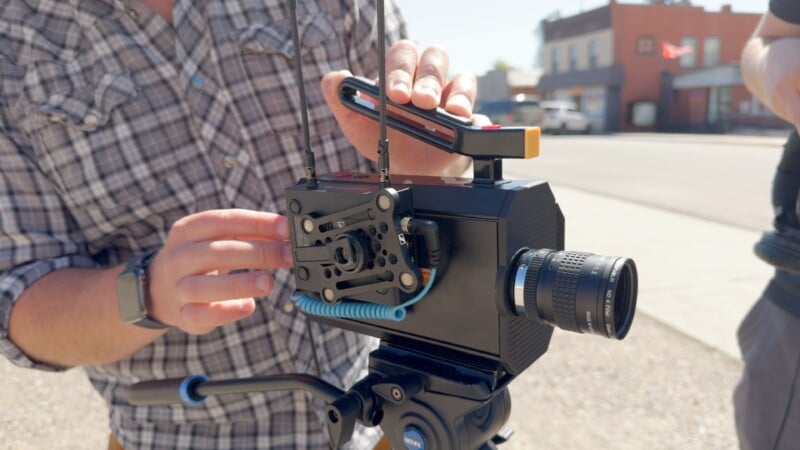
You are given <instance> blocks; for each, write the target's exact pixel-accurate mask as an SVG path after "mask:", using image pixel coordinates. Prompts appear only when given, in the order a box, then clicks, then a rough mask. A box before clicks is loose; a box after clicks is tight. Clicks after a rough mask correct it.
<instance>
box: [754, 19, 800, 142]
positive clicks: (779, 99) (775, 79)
mask: <svg viewBox="0 0 800 450" xmlns="http://www.w3.org/2000/svg"><path fill="white" fill-rule="evenodd" d="M798 56H800V24H796V23H791V22H787V21H786V20H783V19H781V18H779V17H778V16H776V15H775V14H773V13H772V12H768V13H766V14H765V15H764V16H763V17H762V19H761V21H760V22H759V24H758V26H757V27H756V29H755V31H754V32H753V36H752V37H751V38H750V40H749V41H748V42H747V44H746V45H745V47H744V49H743V51H742V58H741V70H742V78H743V80H744V82H745V85H746V86H747V88H748V89H749V90H750V91H751V92H752V93H753V94H754V95H755V96H756V97H758V99H759V100H761V102H762V103H764V104H765V105H767V106H768V107H769V108H770V109H771V110H772V111H773V112H775V114H776V115H778V116H779V117H781V118H782V119H784V120H787V121H789V122H791V123H793V124H794V125H795V127H797V126H798V125H800V58H798Z"/></svg>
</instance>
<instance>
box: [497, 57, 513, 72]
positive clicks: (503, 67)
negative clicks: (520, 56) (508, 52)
mask: <svg viewBox="0 0 800 450" xmlns="http://www.w3.org/2000/svg"><path fill="white" fill-rule="evenodd" d="M514 69H516V67H514V66H512V65H511V64H509V63H507V62H505V61H503V60H502V59H498V60H497V61H495V62H494V70H500V71H503V72H508V71H509V70H514Z"/></svg>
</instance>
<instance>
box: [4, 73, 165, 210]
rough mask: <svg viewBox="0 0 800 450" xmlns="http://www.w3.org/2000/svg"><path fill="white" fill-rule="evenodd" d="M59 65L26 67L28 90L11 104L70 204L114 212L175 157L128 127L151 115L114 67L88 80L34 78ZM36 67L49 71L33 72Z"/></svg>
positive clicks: (153, 184) (148, 187)
mask: <svg viewBox="0 0 800 450" xmlns="http://www.w3.org/2000/svg"><path fill="white" fill-rule="evenodd" d="M59 68H60V66H59V65H58V64H47V65H37V66H35V67H30V68H29V69H28V73H27V74H26V86H27V91H28V93H29V94H28V95H26V96H24V97H23V98H22V99H21V101H19V102H18V103H19V104H18V105H17V106H18V107H17V108H16V109H17V113H18V114H20V117H19V122H18V123H19V125H20V128H21V129H22V130H23V132H25V133H26V134H27V135H28V137H29V139H30V141H31V144H32V146H33V151H34V154H35V157H36V158H37V160H38V162H39V164H40V167H41V169H42V170H43V171H44V172H45V174H46V175H47V176H49V177H50V179H51V181H52V182H53V184H54V185H55V187H56V189H57V190H58V191H60V193H61V194H62V196H63V198H64V200H65V201H66V202H68V203H70V204H71V206H73V207H77V208H103V209H106V210H113V209H116V208H119V207H120V206H124V205H129V204H131V203H133V202H136V201H141V199H142V197H143V196H144V195H145V194H146V193H147V192H150V191H152V190H153V189H154V188H155V187H156V186H157V185H158V184H159V180H160V178H161V177H162V176H163V175H165V174H166V173H168V172H169V171H170V170H172V169H174V166H175V161H174V158H173V157H172V156H171V155H170V152H169V151H159V150H158V143H157V142H149V141H148V138H147V135H146V134H145V135H142V134H141V133H138V132H134V129H133V127H134V126H136V127H137V128H139V127H140V126H141V123H142V122H143V121H148V120H149V121H154V120H155V119H154V118H152V117H147V111H145V110H144V109H143V108H142V107H141V106H139V105H137V104H136V102H135V100H136V98H137V96H138V95H139V93H138V90H137V86H136V84H135V83H134V80H133V78H132V77H131V75H130V74H129V73H127V72H125V71H112V72H103V73H100V74H98V75H96V76H94V77H92V79H93V80H94V81H85V80H84V79H82V78H81V77H75V76H68V77H64V78H63V80H68V81H65V82H60V83H41V84H37V81H38V80H39V79H40V78H41V79H53V78H54V77H53V76H52V74H53V72H54V71H55V72H57V71H58V70H59ZM42 71H47V72H46V73H47V75H48V76H47V77H45V76H43V74H42V73H37V72H42ZM73 75H74V74H73ZM151 115H152V114H151ZM150 140H151V141H152V139H150Z"/></svg>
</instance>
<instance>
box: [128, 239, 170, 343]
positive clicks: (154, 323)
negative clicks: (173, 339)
mask: <svg viewBox="0 0 800 450" xmlns="http://www.w3.org/2000/svg"><path fill="white" fill-rule="evenodd" d="M159 250H160V249H159V248H154V249H150V250H147V251H146V252H144V253H141V254H139V255H137V256H134V257H133V258H131V259H129V260H128V263H127V264H126V265H125V270H124V271H125V272H128V271H134V270H140V271H142V273H143V276H142V279H141V282H142V286H141V292H142V293H143V295H144V299H143V301H144V305H145V312H144V317H141V318H139V319H137V320H136V321H134V322H129V323H131V324H132V325H136V326H139V327H142V328H149V329H151V330H164V329H167V328H172V327H171V326H170V325H167V324H165V323H163V322H159V321H158V320H156V319H154V318H152V317H150V315H149V312H148V311H147V310H148V309H149V308H150V282H149V279H148V276H147V268H148V267H149V266H150V263H151V262H152V261H153V259H154V258H155V256H156V254H157V253H158V251H159Z"/></svg>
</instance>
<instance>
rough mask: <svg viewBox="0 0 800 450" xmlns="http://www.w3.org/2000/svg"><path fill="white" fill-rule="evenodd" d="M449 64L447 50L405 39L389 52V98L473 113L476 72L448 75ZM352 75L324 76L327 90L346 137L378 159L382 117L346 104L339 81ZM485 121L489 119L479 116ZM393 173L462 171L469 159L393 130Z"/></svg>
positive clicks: (390, 139)
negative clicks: (377, 119)
mask: <svg viewBox="0 0 800 450" xmlns="http://www.w3.org/2000/svg"><path fill="white" fill-rule="evenodd" d="M449 64H450V60H449V56H448V55H447V52H446V51H445V50H444V49H443V48H441V47H438V46H432V47H428V48H426V49H424V50H423V51H422V52H420V50H419V49H418V48H417V46H416V44H414V43H413V42H411V41H408V40H403V41H400V42H397V43H396V44H394V45H393V46H392V47H391V48H390V49H389V50H388V51H387V52H386V96H387V98H388V99H389V100H391V101H393V102H395V103H399V104H406V103H409V102H411V103H412V104H413V105H414V106H417V107H419V108H423V109H434V108H436V107H437V106H440V107H442V108H444V109H445V110H446V111H447V112H449V113H451V114H454V115H457V116H461V117H467V118H470V117H472V108H473V106H474V103H475V96H476V93H477V81H476V80H475V77H474V76H473V75H472V74H469V73H460V74H457V75H456V76H454V77H453V78H451V79H450V80H447V79H446V78H447V70H448V67H449ZM351 75H352V74H351V73H350V72H348V71H339V72H331V73H328V74H326V75H325V76H324V77H323V78H322V92H323V94H324V95H325V100H326V101H327V102H328V106H329V107H330V108H331V111H332V112H333V115H334V117H336V120H337V122H338V123H339V126H340V127H341V128H342V131H343V132H344V134H345V136H347V138H348V139H349V140H350V142H351V143H352V144H353V145H354V146H355V147H356V149H358V150H359V151H360V152H361V153H362V154H364V155H365V156H367V157H368V158H370V159H372V160H373V161H376V160H377V157H378V155H377V143H378V138H379V130H378V126H377V122H375V121H374V120H372V119H370V118H368V117H367V116H365V115H363V114H360V113H357V112H355V111H352V110H350V109H348V108H346V107H345V106H344V105H342V104H341V102H340V101H339V97H338V89H339V84H340V83H341V82H342V80H344V79H345V78H346V77H349V76H351ZM479 120H480V121H481V122H482V123H481V124H485V118H481V119H479ZM388 138H389V142H390V144H389V145H390V155H391V167H392V172H397V173H414V174H428V175H460V173H461V172H462V171H463V170H464V168H465V167H466V165H467V164H468V163H469V158H466V157H463V156H460V155H455V154H449V153H446V152H443V151H441V150H438V149H436V148H435V147H433V146H431V145H428V144H425V143H423V142H421V141H420V140H418V139H414V138H412V137H410V136H407V135H405V134H403V133H400V132H397V131H394V130H389V133H388Z"/></svg>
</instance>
